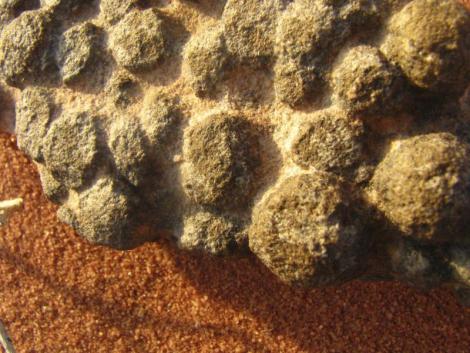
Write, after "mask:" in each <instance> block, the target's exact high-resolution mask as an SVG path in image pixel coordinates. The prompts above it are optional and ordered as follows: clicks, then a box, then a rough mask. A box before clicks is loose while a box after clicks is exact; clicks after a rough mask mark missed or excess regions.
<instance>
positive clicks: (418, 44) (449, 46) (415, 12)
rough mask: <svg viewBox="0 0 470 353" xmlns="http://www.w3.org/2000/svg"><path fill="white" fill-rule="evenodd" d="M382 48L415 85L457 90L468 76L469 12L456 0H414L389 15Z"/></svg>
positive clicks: (443, 91) (460, 88) (424, 87)
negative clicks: (386, 32)
mask: <svg viewBox="0 0 470 353" xmlns="http://www.w3.org/2000/svg"><path fill="white" fill-rule="evenodd" d="M388 33H389V34H388V37H387V38H386V40H385V42H384V44H383V47H382V49H383V51H384V53H385V55H386V56H387V57H388V58H390V60H392V61H395V62H397V64H398V65H400V67H401V68H402V70H403V72H404V73H405V75H406V76H407V77H408V79H409V80H410V81H411V82H412V83H413V84H415V85H416V86H418V87H420V88H423V89H427V90H431V91H435V92H441V93H447V91H449V90H452V91H457V92H459V91H461V90H462V89H464V88H465V87H466V85H467V84H468V80H469V75H470V64H469V63H470V56H469V55H470V52H469V48H468V36H469V35H470V14H469V13H468V12H466V11H465V9H464V8H463V7H462V6H461V5H460V4H458V3H457V2H456V1H452V0H445V1H438V0H415V1H412V2H411V3H409V4H408V5H407V6H405V7H404V8H403V9H402V10H401V11H399V12H398V13H397V14H395V15H394V16H392V18H391V20H390V24H389V27H388Z"/></svg>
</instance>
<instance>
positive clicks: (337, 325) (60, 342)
mask: <svg viewBox="0 0 470 353" xmlns="http://www.w3.org/2000/svg"><path fill="white" fill-rule="evenodd" d="M0 181H1V182H0V199H10V198H15V197H22V198H23V199H24V201H25V206H24V209H23V210H21V211H20V212H18V213H16V214H15V215H14V216H13V217H12V219H11V222H10V224H9V225H8V226H7V227H5V228H3V229H2V230H0V318H1V319H2V321H3V322H4V323H5V325H6V326H7V327H8V330H9V332H10V334H11V336H12V339H13V341H14V343H15V346H16V349H17V351H18V352H19V353H23V352H24V353H42V352H47V353H54V352H64V353H65V352H83V353H91V352H93V353H99V352H103V353H105V352H106V353H109V352H122V353H124V352H126V353H130V352H139V353H144V352H145V353H153V352H172V353H178V352H185V353H186V352H201V353H202V352H230V353H231V352H255V353H258V352H276V353H278V352H279V353H282V352H312V353H317V352H318V353H319V352H345V353H346V352H347V353H354V352H361V353H366V352H384V353H385V352H400V353H401V352H406V353H412V352H414V353H418V352H422V353H431V352H442V353H467V352H469V351H470V310H469V309H463V308H462V307H461V306H459V305H458V303H457V301H456V300H455V299H454V297H453V296H452V295H451V294H450V293H449V292H447V291H446V290H435V291H432V292H431V293H429V294H422V293H419V292H417V291H415V290H413V289H410V288H407V287H405V286H404V285H401V284H397V283H380V282H379V283H359V282H354V283H351V284H348V285H345V286H343V287H338V288H328V289H322V290H318V289H316V290H301V289H293V288H289V287H288V286H286V285H283V284H281V283H279V282H278V280H276V278H275V277H274V276H273V275H271V274H270V273H269V272H268V271H267V270H266V269H265V268H263V267H262V265H260V264H259V263H258V262H257V261H256V260H254V259H253V258H248V259H241V260H235V259H225V260H224V259H218V258H209V257H202V258H201V257H195V256H190V255H187V254H184V253H181V252H180V251H177V250H176V249H174V248H173V247H172V246H170V245H169V244H168V243H166V242H161V243H155V244H147V245H145V246H142V247H140V248H138V249H136V250H133V251H128V252H119V251H115V250H111V249H107V248H103V247H96V246H91V245H89V244H87V243H86V242H85V241H84V240H82V239H81V238H80V237H79V236H77V235H76V234H74V232H73V231H72V230H71V229H70V228H68V227H67V226H65V225H62V224H60V223H59V222H58V220H57V218H56V216H55V211H56V207H55V206H54V205H53V204H51V203H50V202H48V201H47V200H46V198H45V197H44V195H43V194H42V192H41V188H40V183H39V176H38V174H37V172H36V169H35V167H34V165H33V164H32V163H31V162H30V161H29V160H28V159H27V158H26V157H25V156H24V155H23V154H22V153H21V152H20V151H18V149H17V148H16V143H15V139H14V138H13V137H11V136H9V135H7V134H3V133H2V134H0Z"/></svg>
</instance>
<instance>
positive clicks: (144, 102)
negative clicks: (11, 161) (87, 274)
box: [0, 0, 470, 303]
mask: <svg viewBox="0 0 470 353" xmlns="http://www.w3.org/2000/svg"><path fill="white" fill-rule="evenodd" d="M469 18H470V14H469V12H468V11H466V10H465V8H464V7H463V6H462V5H460V4H459V3H458V2H457V1H452V0H444V1H437V0H351V1H345V0H340V1H337V0H292V1H283V0H262V1H261V0H243V1H235V0H233V1H232V0H228V1H223V2H220V1H212V0H211V1H183V0H179V1H156V0H155V1H154V0H149V1H141V0H123V1H117V0H93V1H91V0H90V1H78V0H36V1H34V0H28V1H16V0H11V1H8V2H2V3H1V5H0V77H1V79H0V81H1V82H0V86H1V87H2V94H1V99H0V104H2V106H3V105H4V104H5V105H8V109H7V110H12V111H13V110H14V109H13V108H9V107H13V105H15V104H16V113H15V115H16V127H15V131H16V135H17V141H18V145H19V147H20V148H21V149H22V150H23V151H24V152H25V153H26V154H27V155H28V156H29V157H30V158H32V159H33V160H34V161H35V162H36V164H37V165H38V170H39V174H40V177H41V182H42V184H43V188H44V192H45V194H46V196H47V197H49V198H50V199H51V200H52V201H53V202H55V203H57V204H58V205H59V206H60V209H59V216H60V218H61V219H62V220H63V221H64V222H66V223H68V224H70V225H71V226H72V227H73V228H74V229H75V230H77V232H78V233H79V234H80V235H82V236H83V237H84V238H86V239H88V240H89V241H91V242H93V243H96V244H101V245H106V246H111V247H115V248H118V249H129V248H133V247H136V246H139V245H140V244H142V243H144V242H147V241H156V240H158V238H159V237H162V236H165V237H169V238H170V239H172V240H173V241H174V242H175V244H177V245H178V246H180V247H181V248H182V249H186V250H191V251H196V252H206V253H209V254H214V255H230V254H237V255H242V254H243V253H245V252H246V251H251V252H252V253H254V254H255V255H256V256H258V257H259V259H260V260H261V261H262V262H263V263H264V264H266V266H267V267H268V268H269V269H271V270H272V271H273V272H274V273H275V274H277V275H278V276H279V277H280V278H281V279H283V280H284V281H287V282H290V283H296V284H301V285H307V286H325V285H336V284H339V283H343V282H345V281H348V280H350V279H354V278H358V279H371V278H382V279H386V278H388V279H397V280H400V281H404V282H406V283H409V284H411V285H414V286H417V287H419V288H422V289H429V288H433V287H436V286H439V285H446V286H449V287H451V288H453V289H454V290H455V291H456V293H457V294H458V295H459V296H460V298H461V299H462V301H463V302H466V303H470V294H469V293H470V283H469V281H468V275H467V274H468V272H469V271H470V268H469V261H468V247H469V246H470V238H469V234H470V226H469V225H468V222H466V217H467V214H469V212H470V201H469V200H470V194H469V193H470V154H469V153H470V147H469V144H470V134H469V133H468V131H467V130H468V126H470V125H469V124H470V123H469V122H470V120H469V119H470V115H469V111H470V110H469V106H470V103H469V97H470V95H469V92H470V66H469V63H470V40H469V39H470V22H469V21H470V20H469ZM7 98H8V99H7ZM2 109H5V108H2ZM8 114H10V113H8ZM8 114H0V117H2V118H4V117H5V116H6V115H8ZM10 115H11V114H10ZM5 119H6V118H5ZM4 125H5V124H0V126H4ZM10 125H11V124H10Z"/></svg>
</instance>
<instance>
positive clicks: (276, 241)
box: [249, 173, 367, 286]
mask: <svg viewBox="0 0 470 353" xmlns="http://www.w3.org/2000/svg"><path fill="white" fill-rule="evenodd" d="M258 207H259V208H258V209H257V210H256V211H255V214H254V222H253V225H252V226H251V230H250V233H249V244H250V249H251V250H252V251H253V252H254V253H255V254H256V255H257V256H258V257H259V258H260V259H261V261H262V262H263V263H264V264H265V265H266V266H268V267H269V268H270V269H271V270H272V271H273V272H274V273H276V274H277V275H278V276H279V277H280V278H281V279H283V280H285V281H288V282H292V283H300V284H303V285H315V286H323V285H328V284H333V283H341V282H342V281H344V280H346V279H348V278H351V276H354V274H355V273H356V271H357V270H358V269H359V267H360V264H361V261H362V260H364V259H365V257H366V254H365V253H366V252H367V249H366V248H365V247H364V246H363V245H364V244H363V240H362V237H363V236H364V234H363V233H362V225H361V220H360V216H358V214H357V210H355V209H354V202H353V199H352V198H351V197H350V195H348V193H347V191H346V189H344V186H343V185H341V182H340V181H339V180H338V179H337V178H335V177H334V176H332V175H329V174H326V173H315V174H301V175H299V176H295V177H290V178H288V179H286V180H285V181H283V182H282V183H280V185H278V186H277V188H275V190H273V191H271V192H270V194H269V195H268V196H267V197H266V198H265V199H264V200H263V201H262V202H261V204H260V205H259V206H258Z"/></svg>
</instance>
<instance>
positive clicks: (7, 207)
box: [0, 199, 23, 227]
mask: <svg viewBox="0 0 470 353" xmlns="http://www.w3.org/2000/svg"><path fill="white" fill-rule="evenodd" d="M22 205H23V199H14V200H8V201H0V227H1V226H4V225H5V224H6V223H7V221H8V218H9V217H10V216H11V214H12V213H13V212H14V211H16V210H18V209H19V208H20V207H21V206H22Z"/></svg>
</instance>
